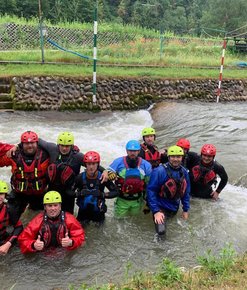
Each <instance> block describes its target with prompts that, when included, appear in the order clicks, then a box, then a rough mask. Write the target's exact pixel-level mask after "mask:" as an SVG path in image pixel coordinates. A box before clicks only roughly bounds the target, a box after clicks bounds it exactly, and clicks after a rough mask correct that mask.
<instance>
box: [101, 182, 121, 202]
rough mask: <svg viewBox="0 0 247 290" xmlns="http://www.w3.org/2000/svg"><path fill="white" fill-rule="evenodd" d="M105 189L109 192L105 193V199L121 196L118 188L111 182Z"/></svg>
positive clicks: (107, 183) (106, 184)
mask: <svg viewBox="0 0 247 290" xmlns="http://www.w3.org/2000/svg"><path fill="white" fill-rule="evenodd" d="M105 187H106V188H107V189H108V190H109V192H105V195H104V197H105V198H114V197H117V196H118V195H119V191H118V188H117V186H116V185H115V184H114V183H113V182H112V181H110V180H108V181H107V182H106V183H105Z"/></svg>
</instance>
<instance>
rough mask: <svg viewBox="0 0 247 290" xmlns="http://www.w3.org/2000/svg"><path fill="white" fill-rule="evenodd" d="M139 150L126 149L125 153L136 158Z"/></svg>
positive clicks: (131, 157)
mask: <svg viewBox="0 0 247 290" xmlns="http://www.w3.org/2000/svg"><path fill="white" fill-rule="evenodd" d="M139 152H140V150H127V155H128V156H129V158H130V159H136V158H137V156H138V154H139Z"/></svg>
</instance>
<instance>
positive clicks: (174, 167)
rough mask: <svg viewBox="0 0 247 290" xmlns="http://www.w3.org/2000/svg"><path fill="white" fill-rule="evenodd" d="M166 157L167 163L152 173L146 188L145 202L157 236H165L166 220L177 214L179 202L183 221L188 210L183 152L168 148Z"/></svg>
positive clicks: (188, 188) (177, 148) (188, 198)
mask: <svg viewBox="0 0 247 290" xmlns="http://www.w3.org/2000/svg"><path fill="white" fill-rule="evenodd" d="M167 155H168V160H169V161H168V162H167V163H166V164H164V165H162V166H159V167H157V168H155V169H154V170H153V171H152V173H151V177H150V181H149V184H148V187H147V201H148V205H149V207H150V210H151V211H152V213H153V220H154V224H155V229H156V232H157V234H158V235H164V234H165V232H166V221H167V218H168V217H171V216H174V215H175V214H176V213H177V211H178V209H179V206H180V201H181V202H182V205H183V212H182V218H183V219H185V220H186V219H188V211H189V208H190V179H189V174H188V172H187V170H186V169H185V168H184V167H183V166H182V165H181V164H182V160H183V155H184V151H183V149H182V148H181V147H179V146H176V145H174V146H171V147H169V148H168V152H167Z"/></svg>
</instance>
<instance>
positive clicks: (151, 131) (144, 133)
mask: <svg viewBox="0 0 247 290" xmlns="http://www.w3.org/2000/svg"><path fill="white" fill-rule="evenodd" d="M155 134H156V133H155V130H154V129H153V128H144V129H143V130H142V137H144V136H148V135H155Z"/></svg>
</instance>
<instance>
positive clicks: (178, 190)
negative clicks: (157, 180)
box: [160, 165, 187, 199]
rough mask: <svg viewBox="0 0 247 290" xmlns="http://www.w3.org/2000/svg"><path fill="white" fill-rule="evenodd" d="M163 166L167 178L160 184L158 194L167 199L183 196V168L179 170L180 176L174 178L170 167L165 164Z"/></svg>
mask: <svg viewBox="0 0 247 290" xmlns="http://www.w3.org/2000/svg"><path fill="white" fill-rule="evenodd" d="M163 166H164V167H165V169H166V172H167V175H168V177H169V179H168V180H167V181H166V182H165V183H164V184H163V185H162V187H161V190H160V196H161V197H164V198H168V199H178V198H183V196H184V194H185V191H186V188H187V182H186V179H185V177H184V173H183V170H182V169H180V171H179V174H180V178H179V179H175V178H174V177H173V176H172V173H171V170H170V168H169V167H168V166H167V165H163Z"/></svg>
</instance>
